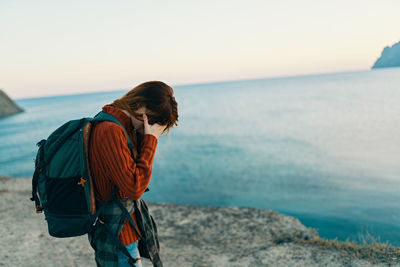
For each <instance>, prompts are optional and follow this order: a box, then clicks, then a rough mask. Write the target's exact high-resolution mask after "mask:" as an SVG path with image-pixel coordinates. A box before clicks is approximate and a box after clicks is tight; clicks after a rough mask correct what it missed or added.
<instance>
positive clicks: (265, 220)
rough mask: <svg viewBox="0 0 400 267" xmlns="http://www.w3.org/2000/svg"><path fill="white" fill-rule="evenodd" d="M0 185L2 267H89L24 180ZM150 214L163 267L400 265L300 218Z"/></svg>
mask: <svg viewBox="0 0 400 267" xmlns="http://www.w3.org/2000/svg"><path fill="white" fill-rule="evenodd" d="M0 184H1V187H0V203H2V204H1V208H0V213H1V214H0V218H1V219H0V220H1V221H0V224H1V225H2V227H1V228H0V229H1V230H0V240H1V244H2V249H1V250H0V266H95V262H94V259H93V250H92V248H91V247H90V245H89V243H88V241H87V237H86V236H81V237H74V238H65V239H60V238H53V237H50V236H49V234H48V232H47V225H46V222H45V220H44V215H43V214H36V213H35V210H34V204H33V202H31V201H30V200H29V197H30V194H31V179H30V178H18V179H15V178H9V177H4V176H0ZM149 208H150V211H151V213H152V214H153V216H154V219H155V221H156V223H157V226H158V232H159V239H160V246H161V249H160V250H161V256H162V259H163V261H164V263H165V266H389V265H390V266H400V263H399V258H400V249H398V248H392V247H385V246H377V248H378V249H377V254H373V255H372V256H371V257H369V258H368V257H365V255H364V254H360V250H362V249H367V250H368V246H354V245H351V244H349V246H348V247H349V248H353V249H354V251H353V252H352V251H351V250H350V249H348V250H343V247H345V246H346V243H345V242H337V241H327V240H324V239H322V238H320V237H319V235H318V233H317V232H316V231H315V230H313V229H311V228H308V227H306V226H304V225H302V224H301V222H300V221H299V220H298V219H296V218H294V217H290V216H286V215H282V214H279V213H277V212H274V211H271V210H259V209H254V208H237V207H197V206H186V205H175V204H165V203H149ZM371 251H372V250H371ZM371 251H369V252H368V253H370V252H371ZM374 252H376V251H375V250H374ZM388 253H389V254H390V255H389V254H388ZM144 266H150V263H149V262H148V261H146V260H145V261H144Z"/></svg>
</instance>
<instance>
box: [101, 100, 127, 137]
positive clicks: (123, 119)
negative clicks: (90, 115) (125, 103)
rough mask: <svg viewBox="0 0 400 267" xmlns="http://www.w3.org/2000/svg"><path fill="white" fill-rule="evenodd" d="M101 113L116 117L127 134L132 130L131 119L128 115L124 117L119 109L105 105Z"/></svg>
mask: <svg viewBox="0 0 400 267" xmlns="http://www.w3.org/2000/svg"><path fill="white" fill-rule="evenodd" d="M103 111H104V112H106V113H109V114H111V115H113V116H114V117H116V118H117V119H118V120H119V121H120V122H121V124H122V126H124V128H125V130H126V131H127V132H128V133H129V132H130V131H132V130H133V125H132V120H131V118H130V117H128V115H126V114H125V113H124V112H122V111H121V110H120V109H118V108H116V107H113V106H111V105H105V106H104V107H103Z"/></svg>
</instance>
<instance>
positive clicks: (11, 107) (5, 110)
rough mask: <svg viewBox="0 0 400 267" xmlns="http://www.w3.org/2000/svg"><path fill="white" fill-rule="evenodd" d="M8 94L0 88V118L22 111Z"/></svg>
mask: <svg viewBox="0 0 400 267" xmlns="http://www.w3.org/2000/svg"><path fill="white" fill-rule="evenodd" d="M22 111H23V110H22V109H21V108H20V107H18V106H17V105H16V104H15V103H14V101H12V100H11V98H10V97H8V95H7V94H6V93H5V92H4V91H3V90H1V89H0V118H2V117H5V116H9V115H12V114H16V113H19V112H22Z"/></svg>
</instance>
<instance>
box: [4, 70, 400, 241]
mask: <svg viewBox="0 0 400 267" xmlns="http://www.w3.org/2000/svg"><path fill="white" fill-rule="evenodd" d="M123 93H124V92H122V91H120V92H116V91H114V92H107V93H104V92H103V93H96V94H82V95H68V96H57V97H45V98H32V99H19V100H17V101H16V102H17V104H18V105H20V106H21V107H23V108H24V109H25V110H26V112H25V113H22V114H18V115H14V116H11V117H7V118H4V119H2V120H0V175H8V176H13V177H20V176H31V175H32V171H33V159H34V157H35V153H36V146H35V143H36V142H37V141H39V140H40V139H42V138H46V137H47V136H48V135H49V134H50V133H51V132H52V131H53V130H55V129H56V128H57V127H58V126H60V125H61V124H62V123H63V122H65V121H67V120H70V119H75V118H80V117H89V116H93V115H95V114H96V113H97V112H98V111H99V110H100V108H101V107H102V106H103V105H105V104H107V103H110V102H112V100H114V99H115V98H118V97H120V96H121V95H122V94H123ZM175 95H176V99H177V101H178V103H179V113H180V117H179V126H178V127H177V128H175V129H173V130H172V131H171V134H170V135H169V136H162V137H160V139H159V145H158V147H157V153H156V158H155V161H154V168H153V176H152V181H151V184H150V189H151V191H150V192H148V193H145V195H144V198H145V199H147V200H150V201H160V202H170V203H182V204H195V205H212V206H217V205H218V206H221V205H222V206H232V205H234V206H250V207H256V208H262V209H273V210H276V211H279V212H282V213H284V214H289V215H293V216H295V217H297V218H299V220H300V221H301V222H302V223H304V224H305V225H307V226H311V227H314V228H316V229H318V231H319V233H320V235H321V236H323V237H326V238H335V237H338V238H339V239H340V240H345V239H346V238H350V239H351V240H356V241H359V240H360V236H362V235H365V231H366V230H368V232H369V233H371V234H372V235H374V236H375V237H379V238H380V240H381V241H389V242H390V243H392V244H394V245H400V205H399V203H400V177H399V173H400V105H399V100H400V69H399V68H393V69H383V70H376V71H362V72H353V73H336V74H324V75H310V76H299V77H287V78H274V79H260V80H247V81H235V82H221V83H212V84H199V85H190V86H176V87H175Z"/></svg>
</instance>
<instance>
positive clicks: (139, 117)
mask: <svg viewBox="0 0 400 267" xmlns="http://www.w3.org/2000/svg"><path fill="white" fill-rule="evenodd" d="M146 112H147V110H146V108H145V107H141V108H139V109H137V110H135V115H136V116H130V117H131V120H132V124H133V127H134V128H135V129H136V131H137V132H138V133H140V134H142V135H144V127H143V114H144V113H146Z"/></svg>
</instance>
